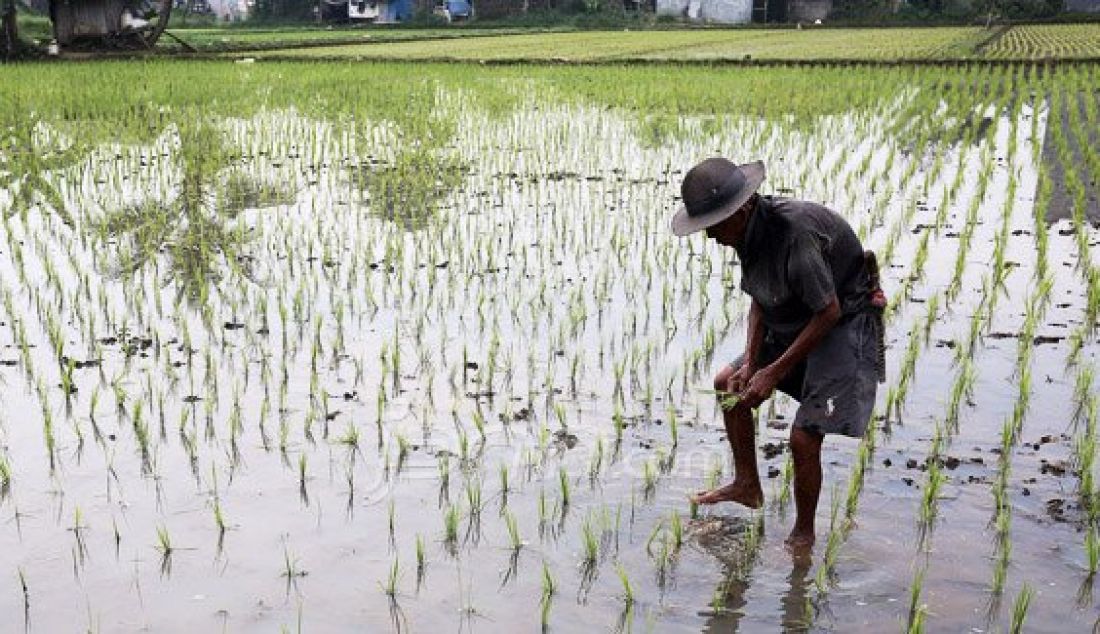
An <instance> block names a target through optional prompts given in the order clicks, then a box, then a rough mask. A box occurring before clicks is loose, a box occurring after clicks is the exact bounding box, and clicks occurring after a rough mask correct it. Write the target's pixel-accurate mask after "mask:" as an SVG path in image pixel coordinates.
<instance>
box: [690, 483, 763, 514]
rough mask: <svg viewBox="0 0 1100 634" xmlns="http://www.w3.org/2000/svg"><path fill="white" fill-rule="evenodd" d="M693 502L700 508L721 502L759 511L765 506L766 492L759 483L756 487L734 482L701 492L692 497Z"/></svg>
mask: <svg viewBox="0 0 1100 634" xmlns="http://www.w3.org/2000/svg"><path fill="white" fill-rule="evenodd" d="M691 501H692V502H694V503H696V504H698V505H700V506H705V505H708V504H718V503H719V502H737V503H738V504H741V505H744V506H747V507H749V508H750V509H758V508H760V507H761V506H763V505H764V491H763V490H762V489H761V488H760V484H759V483H757V484H756V486H746V485H744V484H741V483H739V482H737V481H734V482H731V483H729V484H727V485H725V486H720V487H718V488H717V489H712V490H710V491H700V492H699V493H696V494H695V495H693V496H691Z"/></svg>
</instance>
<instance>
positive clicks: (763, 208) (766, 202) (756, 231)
mask: <svg viewBox="0 0 1100 634" xmlns="http://www.w3.org/2000/svg"><path fill="white" fill-rule="evenodd" d="M770 208H771V196H760V197H759V198H757V199H756V206H755V207H753V210H752V215H751V216H749V224H748V226H747V227H745V235H744V236H743V237H742V238H741V242H739V243H738V244H737V245H736V246H735V247H734V248H735V249H736V250H737V257H739V258H740V259H741V261H742V262H744V261H745V260H751V259H752V258H753V257H754V256H755V255H756V254H757V253H759V249H755V248H753V247H754V246H755V245H757V244H759V242H760V239H761V237H762V236H763V235H764V233H765V231H764V226H765V225H767V224H768V219H767V217H766V216H767V214H768V212H769V210H770Z"/></svg>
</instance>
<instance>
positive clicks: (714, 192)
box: [672, 158, 764, 236]
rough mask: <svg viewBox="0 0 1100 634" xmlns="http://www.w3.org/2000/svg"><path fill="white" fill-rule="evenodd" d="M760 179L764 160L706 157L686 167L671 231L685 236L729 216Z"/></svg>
mask: <svg viewBox="0 0 1100 634" xmlns="http://www.w3.org/2000/svg"><path fill="white" fill-rule="evenodd" d="M762 182H764V162H763V161H756V162H754V163H746V164H744V165H737V164H735V163H732V162H730V161H727V160H726V159H724V158H709V159H707V160H705V161H703V162H702V163H699V164H698V165H696V166H695V167H693V168H691V169H690V170H688V173H687V174H686V175H685V176H684V182H683V184H681V186H680V193H681V196H682V198H683V201H684V204H683V205H681V206H680V209H679V210H677V211H676V215H675V216H673V217H672V233H674V234H676V235H678V236H686V235H688V234H691V233H695V232H696V231H700V230H702V229H706V228H707V227H713V226H714V225H716V224H718V223H719V222H722V221H723V220H725V219H726V218H729V217H730V216H732V215H733V214H734V213H736V212H737V210H738V209H740V208H741V205H744V204H745V201H747V200H748V199H749V198H750V197H751V196H752V195H753V194H754V193H755V192H756V190H757V189H758V188H759V187H760V183H762Z"/></svg>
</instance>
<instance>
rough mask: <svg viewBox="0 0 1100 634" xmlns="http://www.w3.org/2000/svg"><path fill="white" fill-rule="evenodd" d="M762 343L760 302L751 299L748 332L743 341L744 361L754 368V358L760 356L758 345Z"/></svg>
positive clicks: (762, 326)
mask: <svg viewBox="0 0 1100 634" xmlns="http://www.w3.org/2000/svg"><path fill="white" fill-rule="evenodd" d="M763 344H764V320H763V319H762V318H761V314H760V304H757V303H756V300H755V299H754V300H752V306H750V307H749V332H748V341H746V342H745V363H748V364H749V367H752V368H753V369H755V366H756V360H757V359H758V358H760V346H761V345H763Z"/></svg>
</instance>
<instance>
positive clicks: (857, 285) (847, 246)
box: [735, 196, 870, 340]
mask: <svg viewBox="0 0 1100 634" xmlns="http://www.w3.org/2000/svg"><path fill="white" fill-rule="evenodd" d="M735 248H736V250H737V255H738V257H739V258H740V260H741V290H743V291H745V292H746V293H748V294H749V295H750V296H752V298H753V299H754V300H756V302H757V303H758V304H759V305H760V308H761V312H762V317H763V318H762V321H763V322H764V326H765V327H767V328H768V329H769V330H770V331H772V332H773V333H775V334H777V335H779V336H780V337H782V338H783V339H788V340H790V339H793V337H795V336H797V334H798V333H799V332H800V331H801V330H802V329H803V328H804V327H805V326H806V324H807V323H809V321H810V318H811V317H813V315H814V313H816V312H818V311H820V310H822V309H824V308H825V307H826V306H828V305H829V303H830V302H831V301H832V299H833V297H836V298H837V301H838V302H839V303H840V309H841V313H842V316H850V315H854V314H856V313H858V312H860V311H862V310H865V309H866V308H867V305H868V292H869V290H870V285H869V282H868V277H867V273H866V271H865V270H864V267H863V245H862V244H860V242H859V238H858V237H856V234H855V232H854V231H852V227H851V226H850V225H849V224H848V222H847V221H845V220H844V218H843V217H841V216H840V214H838V213H836V212H835V211H833V210H831V209H829V208H827V207H824V206H822V205H818V204H816V203H811V202H805V201H800V200H790V199H786V198H778V197H773V196H761V197H760V199H759V201H758V202H757V204H756V208H755V210H754V211H753V215H752V217H751V218H750V219H749V225H748V227H747V228H746V230H745V237H744V239H743V240H742V241H741V243H740V244H738V245H737V246H736V247H735Z"/></svg>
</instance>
